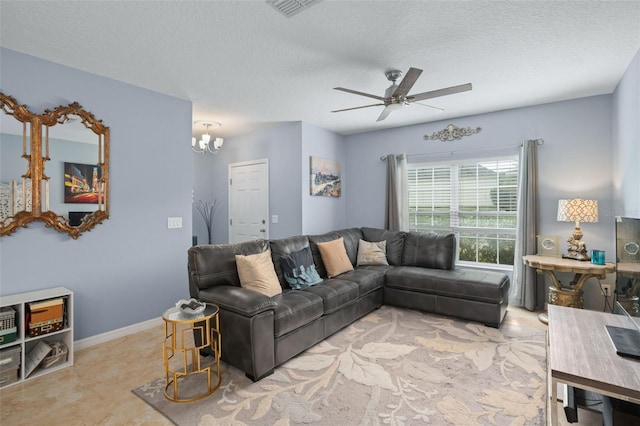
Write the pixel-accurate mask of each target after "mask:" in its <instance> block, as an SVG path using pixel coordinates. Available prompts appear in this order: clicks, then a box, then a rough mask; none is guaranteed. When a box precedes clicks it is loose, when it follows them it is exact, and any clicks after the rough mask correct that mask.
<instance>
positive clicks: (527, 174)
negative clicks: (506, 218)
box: [509, 140, 538, 311]
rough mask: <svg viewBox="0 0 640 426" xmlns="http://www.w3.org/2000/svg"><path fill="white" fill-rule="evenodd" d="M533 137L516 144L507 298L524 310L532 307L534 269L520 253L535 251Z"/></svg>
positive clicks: (535, 195) (535, 152) (535, 144)
mask: <svg viewBox="0 0 640 426" xmlns="http://www.w3.org/2000/svg"><path fill="white" fill-rule="evenodd" d="M537 146H538V141H537V140H528V141H524V143H523V144H522V147H521V148H520V160H519V163H520V170H519V173H518V215H517V224H516V247H515V256H514V259H513V263H514V264H513V282H512V283H511V290H510V297H509V302H510V303H511V304H513V305H515V306H522V307H524V308H526V309H528V310H530V311H531V310H534V309H535V308H536V300H537V285H536V271H535V270H534V269H533V268H529V267H527V266H525V265H524V264H523V263H522V256H524V255H527V254H535V253H536V250H537V244H536V232H537V230H536V218H537V215H536V213H537V207H536V197H537V181H538V176H537V173H538V161H537Z"/></svg>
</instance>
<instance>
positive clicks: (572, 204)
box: [558, 198, 598, 222]
mask: <svg viewBox="0 0 640 426" xmlns="http://www.w3.org/2000/svg"><path fill="white" fill-rule="evenodd" d="M558 221H559V222H597V221H598V200H583V199H582V198H574V199H573V200H558Z"/></svg>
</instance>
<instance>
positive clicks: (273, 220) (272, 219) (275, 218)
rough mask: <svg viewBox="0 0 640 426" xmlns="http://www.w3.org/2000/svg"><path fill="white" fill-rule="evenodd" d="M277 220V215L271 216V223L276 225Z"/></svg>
mask: <svg viewBox="0 0 640 426" xmlns="http://www.w3.org/2000/svg"><path fill="white" fill-rule="evenodd" d="M279 220H280V218H279V217H278V215H277V214H274V215H271V223H278V221H279Z"/></svg>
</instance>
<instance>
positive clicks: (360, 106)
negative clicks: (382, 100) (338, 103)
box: [331, 104, 384, 112]
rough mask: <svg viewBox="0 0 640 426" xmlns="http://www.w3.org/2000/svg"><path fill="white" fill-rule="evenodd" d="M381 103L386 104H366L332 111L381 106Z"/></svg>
mask: <svg viewBox="0 0 640 426" xmlns="http://www.w3.org/2000/svg"><path fill="white" fill-rule="evenodd" d="M380 105H384V104H372V105H364V106H358V107H353V108H345V109H337V110H335V111H331V112H342V111H351V110H352V109H360V108H369V107H374V106H380Z"/></svg>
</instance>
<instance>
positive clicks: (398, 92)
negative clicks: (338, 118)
mask: <svg viewBox="0 0 640 426" xmlns="http://www.w3.org/2000/svg"><path fill="white" fill-rule="evenodd" d="M420 74H422V70H421V69H418V68H413V67H412V68H409V71H408V72H407V74H406V75H405V76H404V78H403V79H402V81H400V84H396V81H397V80H398V79H399V78H400V77H401V76H402V71H400V70H391V71H387V72H385V73H384V75H385V76H386V77H387V80H389V81H391V82H392V84H391V86H389V87H388V88H387V90H386V91H385V93H384V97H382V96H377V95H371V94H369V93H364V92H359V91H357V90H352V89H345V88H344V87H334V89H335V90H341V91H343V92H347V93H353V94H356V95H360V96H366V97H368V98H373V99H377V100H379V101H381V102H382V103H379V104H371V105H363V106H359V107H353V108H345V109H338V110H335V111H331V112H342V111H351V110H353V109H360V108H369V107H373V106H381V105H384V110H383V111H382V113H381V114H380V116H379V117H378V119H377V120H376V121H382V120H384V119H385V118H387V116H388V115H389V114H391V112H393V111H395V110H397V109H400V108H402V107H403V106H404V105H409V104H412V103H414V102H415V103H417V104H420V102H419V101H424V100H426V99H431V98H437V97H440V96H447V95H453V94H454V93H460V92H466V91H469V90H471V83H467V84H461V85H459V86H452V87H446V88H444V89H438V90H432V91H430V92H423V93H416V94H414V95H409V94H408V93H409V90H411V88H412V87H413V85H414V84H415V83H416V80H418V77H420ZM420 105H424V106H428V107H430V108H435V109H439V110H441V111H443V109H442V108H438V107H434V106H431V105H426V104H420Z"/></svg>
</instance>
